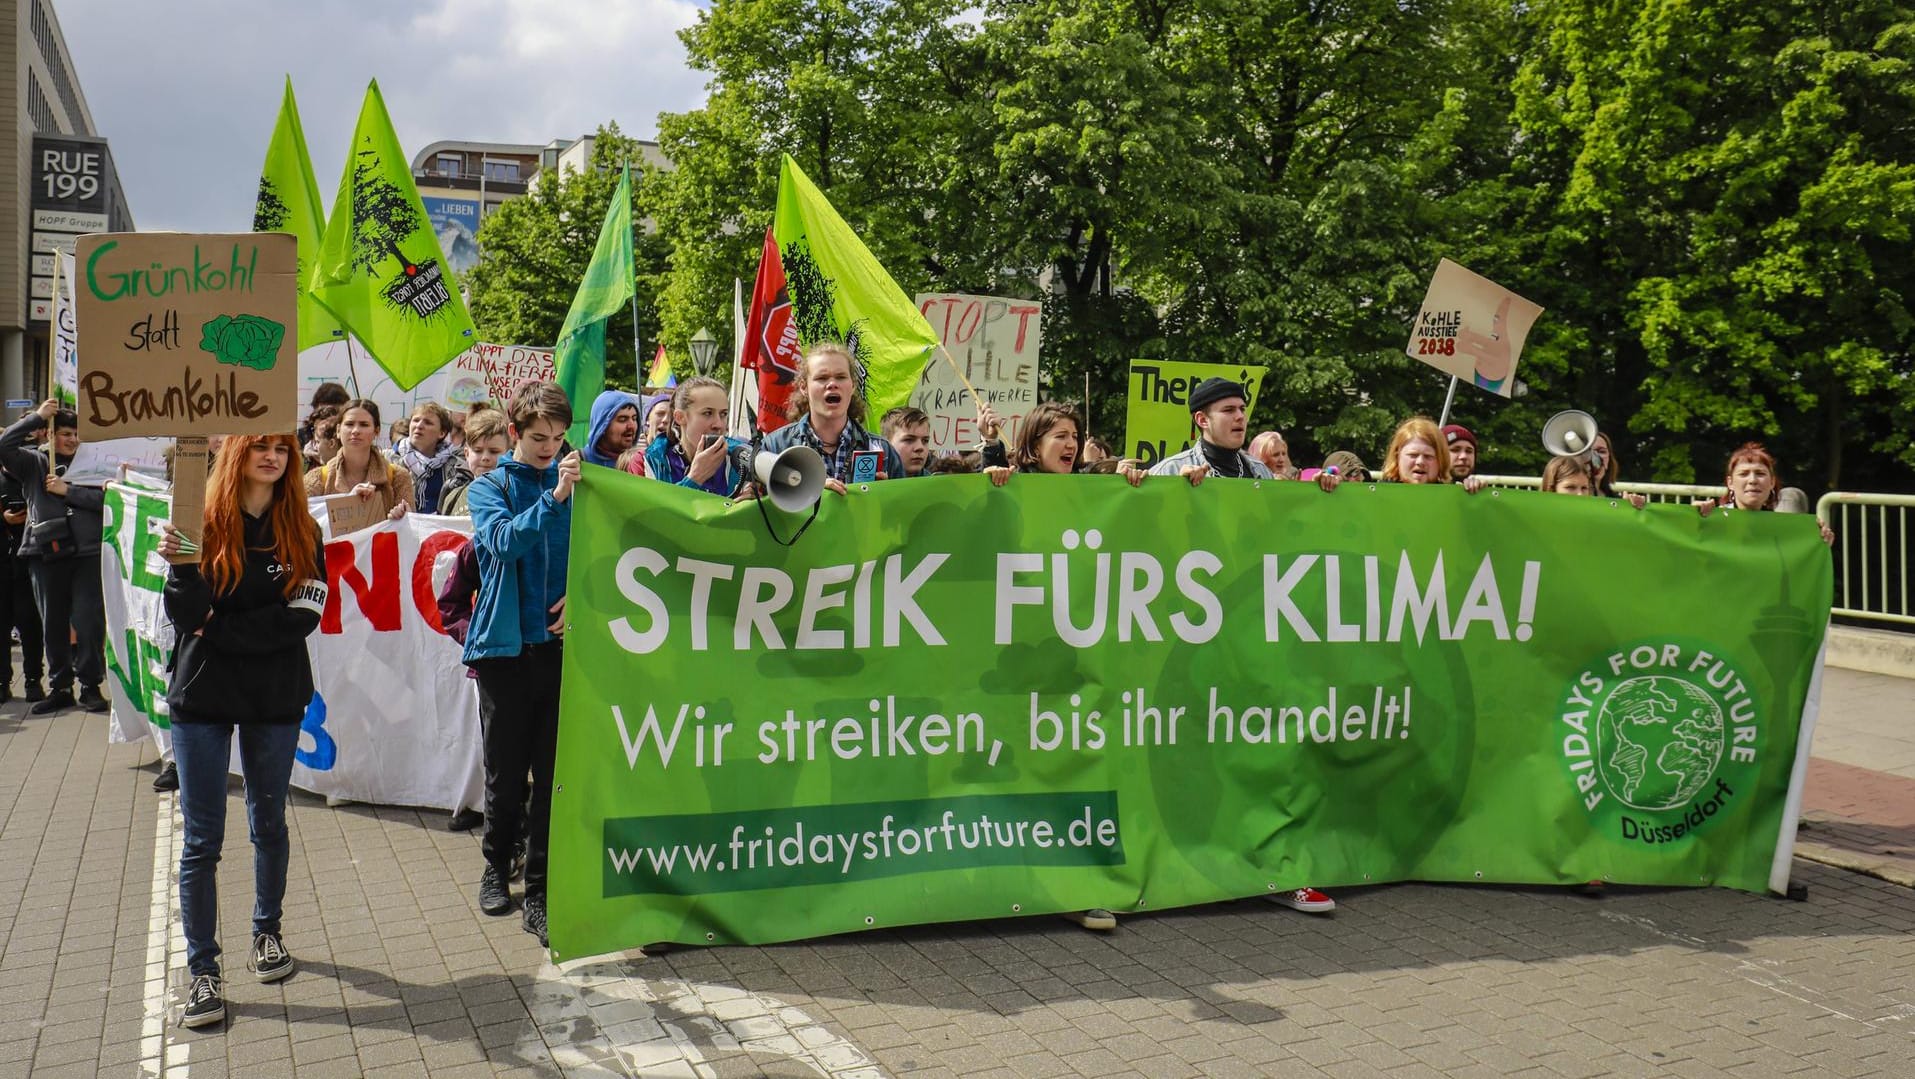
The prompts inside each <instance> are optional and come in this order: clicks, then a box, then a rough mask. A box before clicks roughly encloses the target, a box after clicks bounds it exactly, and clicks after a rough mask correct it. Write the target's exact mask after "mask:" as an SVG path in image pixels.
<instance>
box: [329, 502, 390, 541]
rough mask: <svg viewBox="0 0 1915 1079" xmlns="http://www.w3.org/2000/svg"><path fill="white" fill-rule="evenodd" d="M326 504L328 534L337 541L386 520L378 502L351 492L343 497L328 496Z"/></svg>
mask: <svg viewBox="0 0 1915 1079" xmlns="http://www.w3.org/2000/svg"><path fill="white" fill-rule="evenodd" d="M325 502H326V534H327V535H328V536H331V537H333V538H335V539H337V538H338V537H340V536H350V535H352V534H353V533H354V532H358V531H360V530H362V529H367V528H371V527H372V526H373V525H376V524H378V523H379V522H381V521H383V520H385V519H386V515H385V512H384V510H383V509H382V507H381V506H380V504H379V503H378V502H376V501H374V500H372V499H370V498H360V497H359V496H358V495H356V494H353V493H352V492H350V491H348V492H346V493H345V494H343V495H327V496H326V499H325Z"/></svg>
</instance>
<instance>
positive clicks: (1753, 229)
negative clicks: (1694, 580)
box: [1497, 0, 1915, 487]
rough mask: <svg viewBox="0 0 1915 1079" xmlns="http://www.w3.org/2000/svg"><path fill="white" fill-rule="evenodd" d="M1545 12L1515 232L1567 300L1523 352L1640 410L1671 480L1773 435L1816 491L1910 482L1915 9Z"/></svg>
mask: <svg viewBox="0 0 1915 1079" xmlns="http://www.w3.org/2000/svg"><path fill="white" fill-rule="evenodd" d="M1538 18H1539V19H1540V21H1541V26H1540V27H1539V28H1538V30H1539V32H1538V35H1537V41H1538V42H1539V47H1538V48H1537V49H1536V50H1534V52H1533V53H1532V54H1531V55H1530V56H1529V57H1528V58H1527V59H1526V60H1525V62H1524V64H1523V68H1522V71H1521V72H1520V74H1519V75H1518V77H1517V79H1516V81H1515V84H1514V88H1515V93H1516V112H1515V118H1516V120H1517V122H1518V124H1519V125H1520V129H1521V132H1522V136H1523V138H1522V142H1521V149H1520V150H1519V152H1518V153H1517V155H1516V157H1515V160H1514V162H1513V163H1512V167H1511V170H1510V172H1509V174H1508V176H1507V177H1506V178H1504V179H1503V180H1502V181H1501V182H1502V183H1504V184H1506V185H1507V187H1508V189H1509V190H1510V191H1511V192H1513V193H1514V194H1515V195H1516V201H1515V203H1514V205H1513V207H1512V209H1513V210H1514V212H1513V213H1511V214H1510V215H1509V217H1508V218H1506V221H1507V226H1506V227H1505V229H1504V232H1505V235H1506V236H1507V237H1509V238H1508V239H1506V240H1504V241H1503V242H1502V243H1501V244H1500V245H1497V246H1499V247H1500V248H1501V250H1500V253H1499V256H1498V258H1497V260H1498V261H1501V262H1504V263H1506V264H1508V265H1509V266H1510V267H1511V268H1512V271H1513V272H1514V275H1515V276H1516V277H1517V278H1519V279H1521V280H1522V281H1523V287H1524V289H1525V290H1526V291H1528V294H1529V295H1530V297H1531V298H1532V299H1534V300H1536V301H1537V302H1539V303H1542V304H1544V305H1545V306H1546V307H1548V308H1550V313H1549V314H1548V315H1546V316H1545V322H1544V323H1542V324H1540V325H1539V330H1541V331H1542V332H1541V333H1540V334H1539V335H1538V337H1537V338H1536V339H1535V340H1534V342H1533V344H1532V350H1531V351H1530V352H1527V353H1525V360H1524V362H1525V364H1528V363H1529V362H1530V361H1531V357H1532V356H1533V357H1535V358H1536V359H1537V361H1538V362H1540V363H1542V364H1544V365H1547V366H1549V367H1551V368H1553V369H1556V370H1560V371H1562V372H1564V374H1565V380H1564V384H1565V386H1566V387H1568V388H1571V394H1572V397H1571V399H1573V400H1576V401H1578V402H1580V403H1581V404H1582V405H1583V406H1584V407H1594V408H1595V409H1596V411H1597V413H1598V415H1599V417H1602V418H1604V419H1605V420H1606V421H1608V422H1609V423H1610V424H1611V425H1612V426H1613V427H1622V426H1624V425H1625V424H1626V426H1627V431H1628V434H1627V435H1625V434H1622V433H1621V432H1619V433H1618V437H1619V439H1621V440H1622V441H1623V442H1624V444H1625V445H1626V444H1627V443H1628V442H1629V441H1631V438H1630V436H1633V441H1634V442H1635V443H1636V446H1637V454H1636V456H1637V460H1638V462H1639V468H1640V469H1643V470H1646V471H1649V472H1650V473H1652V474H1653V476H1654V477H1655V478H1659V479H1669V480H1678V481H1680V480H1691V479H1694V480H1698V481H1702V482H1712V481H1714V480H1716V479H1717V478H1719V477H1720V476H1721V468H1722V462H1723V461H1724V460H1725V459H1726V457H1727V455H1728V451H1729V450H1730V449H1732V448H1733V447H1734V446H1735V445H1736V444H1737V443H1740V442H1741V441H1743V440H1745V439H1748V438H1751V437H1756V438H1763V439H1766V440H1768V441H1769V442H1770V443H1771V446H1772V448H1774V449H1776V450H1777V451H1778V452H1779V454H1780V456H1781V457H1782V460H1783V461H1784V463H1785V466H1789V467H1788V470H1787V471H1786V472H1785V478H1787V479H1789V480H1791V481H1802V482H1803V483H1804V485H1806V486H1811V487H1815V486H1820V485H1826V486H1829V487H1834V486H1837V485H1839V484H1843V483H1859V484H1864V485H1876V486H1878V487H1880V486H1886V487H1900V486H1906V480H1905V476H1906V472H1905V469H1906V467H1907V466H1908V465H1910V464H1915V447H1912V446H1911V443H1910V440H1909V436H1908V434H1907V431H1908V429H1909V420H1910V419H1915V379H1911V378H1910V375H1911V361H1910V344H1911V327H1912V326H1915V320H1912V319H1911V317H1910V311H1909V306H1908V303H1909V296H1910V293H1911V288H1915V280H1911V268H1910V266H1909V261H1908V259H1907V257H1906V251H1907V246H1908V241H1909V238H1910V225H1911V223H1912V222H1915V164H1912V163H1911V162H1915V145H1911V142H1910V129H1909V127H1908V125H1907V124H1906V123H1905V122H1903V120H1904V118H1905V117H1907V116H1908V115H1909V114H1910V111H1911V105H1915V96H1912V95H1915V80H1911V77H1910V75H1911V71H1910V60H1911V50H1912V49H1915V23H1911V21H1910V8H1909V6H1908V5H1907V4H1904V3H1896V2H1893V0H1864V2H1862V3H1859V4H1853V5H1846V6H1844V7H1843V8H1842V9H1841V10H1840V11H1839V12H1837V11H1836V10H1833V9H1829V8H1827V7H1825V6H1823V5H1818V4H1809V3H1800V2H1793V0H1759V2H1726V0H1716V2H1685V0H1651V2H1648V3H1644V4H1639V5H1628V6H1622V7H1618V6H1615V5H1608V4H1598V3H1592V2H1588V0H1554V2H1552V3H1551V4H1549V5H1548V6H1546V7H1544V8H1541V9H1539V15H1538ZM1510 283H1511V284H1516V283H1517V281H1516V280H1511V281H1510ZM1847 447H1857V448H1861V449H1863V450H1865V451H1869V452H1868V454H1867V455H1866V456H1865V457H1864V458H1863V459H1862V460H1859V461H1857V460H1852V459H1851V458H1850V457H1849V455H1848V454H1846V453H1845V448H1847Z"/></svg>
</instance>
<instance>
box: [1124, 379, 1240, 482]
mask: <svg viewBox="0 0 1915 1079" xmlns="http://www.w3.org/2000/svg"><path fill="white" fill-rule="evenodd" d="M1263 374H1264V369H1263V368H1261V367H1247V366H1243V365H1240V364H1234V363H1185V362H1183V361H1181V360H1132V361H1130V383H1129V390H1128V396H1129V404H1128V405H1127V406H1126V407H1125V410H1124V449H1123V455H1124V456H1125V457H1133V458H1136V459H1137V460H1139V461H1142V462H1143V463H1144V465H1145V466H1146V467H1148V466H1150V465H1154V464H1156V463H1157V462H1158V461H1161V460H1163V459H1164V458H1166V457H1169V456H1172V455H1173V454H1178V453H1182V452H1183V451H1185V450H1187V449H1189V448H1190V447H1191V445H1192V443H1194V442H1195V441H1196V438H1197V434H1196V432H1197V428H1196V426H1195V425H1194V424H1193V423H1192V422H1191V419H1190V403H1189V402H1190V391H1191V390H1194V389H1196V388H1197V384H1198V383H1200V382H1202V381H1203V380H1204V379H1207V378H1227V379H1229V380H1231V381H1232V382H1241V383H1243V385H1244V388H1245V389H1246V390H1248V391H1249V393H1250V399H1249V400H1248V401H1246V402H1244V403H1245V404H1246V405H1248V406H1249V408H1250V411H1252V412H1255V411H1256V408H1257V393H1258V392H1259V391H1260V390H1262V389H1263Z"/></svg>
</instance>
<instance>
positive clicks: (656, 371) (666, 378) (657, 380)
mask: <svg viewBox="0 0 1915 1079" xmlns="http://www.w3.org/2000/svg"><path fill="white" fill-rule="evenodd" d="M676 385H678V376H677V375H674V374H672V361H671V360H669V359H666V358H665V346H664V345H660V346H658V351H657V352H656V353H654V354H653V355H652V369H651V370H650V371H647V372H646V373H645V386H646V388H647V389H653V390H669V389H671V388H672V387H673V386H676Z"/></svg>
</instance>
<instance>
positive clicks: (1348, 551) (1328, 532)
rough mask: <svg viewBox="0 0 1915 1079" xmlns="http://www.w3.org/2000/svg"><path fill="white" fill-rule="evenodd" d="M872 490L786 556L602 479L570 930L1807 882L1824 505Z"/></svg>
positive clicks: (584, 545) (1416, 492)
mask: <svg viewBox="0 0 1915 1079" xmlns="http://www.w3.org/2000/svg"><path fill="white" fill-rule="evenodd" d="M872 486H873V489H872V490H869V491H865V490H854V491H853V492H852V493H851V494H850V495H848V496H837V495H827V496H826V501H825V505H824V507H823V509H822V511H821V512H820V513H819V515H818V518H817V520H816V521H815V523H814V524H813V525H812V527H811V528H810V530H809V531H807V532H805V533H804V535H803V537H802V538H801V539H800V540H799V541H798V542H797V543H796V545H795V546H793V547H790V548H786V547H782V546H780V545H779V543H778V541H777V540H775V539H774V538H772V537H771V536H769V535H767V530H766V528H765V525H764V523H762V522H761V520H760V511H759V509H758V508H757V507H756V506H754V505H751V504H748V503H747V504H740V505H729V504H728V503H726V502H725V501H724V500H721V499H718V498H713V497H709V496H704V495H701V494H699V493H698V492H693V491H688V490H685V489H683V488H677V487H672V486H670V485H667V484H660V483H652V482H646V481H643V480H641V479H638V478H636V477H629V476H625V475H623V474H622V473H616V472H611V471H606V470H603V469H597V468H588V469H587V472H586V474H585V479H584V483H583V485H582V487H581V489H580V492H579V494H578V496H577V497H578V501H577V503H576V506H575V508H574V510H573V521H572V554H571V567H570V580H569V583H568V599H567V618H568V621H569V622H570V625H571V629H570V631H569V632H568V633H567V634H566V638H565V675H564V689H563V698H562V700H563V703H562V706H561V720H560V727H559V746H558V765H557V776H556V788H555V790H556V793H555V795H554V798H553V810H552V833H551V834H552V863H551V865H552V868H551V891H550V900H549V902H550V916H551V939H552V944H553V948H554V951H555V952H556V953H557V954H558V955H559V957H560V958H561V959H567V958H574V957H578V956H581V955H588V954H597V953H601V952H606V951H611V950H617V949H623V948H630V947H635V946H642V945H644V944H647V943H649V942H653V941H679V942H691V943H706V942H718V943H733V942H753V943H761V942H771V941H779V940H788V939H794V938H801V937H811V936H822V935H825V934H830V933H840V932H845V931H848V930H856V929H863V928H867V927H872V926H897V925H906V924H914V923H924V922H941V921H954V920H960V919H970V918H988V917H1005V916H1011V915H1017V914H1024V915H1032V914H1042V913H1050V912H1062V911H1072V910H1081V909H1085V908H1090V907H1107V908H1110V909H1112V910H1115V911H1118V912H1120V913H1121V912H1141V911H1155V910H1162V909H1164V908H1167V907H1177V906H1182V905H1187V904H1193V903H1203V902H1209V901H1214V900H1220V899H1225V898H1231V897H1243V896H1250V895H1258V894H1264V893H1267V892H1271V891H1278V890H1287V889H1292V888H1296V887H1300V886H1303V885H1315V886H1319V887H1325V888H1328V887H1333V886H1336V885H1344V884H1355V883H1378V882H1385V881H1395V880H1410V879H1421V880H1437V881H1485V882H1504V883H1527V884H1580V883H1582V882H1585V881H1590V880H1597V879H1603V880H1609V881H1614V882H1619V883H1633V884H1659V885H1682V884H1686V885H1706V884H1714V885H1722V886H1727V887H1731V888H1740V889H1746V890H1763V889H1779V888H1782V887H1785V886H1786V882H1787V868H1788V858H1789V850H1790V844H1791V843H1792V839H1783V838H1781V837H1792V835H1793V823H1794V822H1793V815H1792V814H1793V811H1792V810H1789V809H1788V808H1787V805H1788V798H1787V794H1788V792H1789V790H1790V789H1791V782H1792V775H1793V767H1794V764H1795V762H1796V760H1797V757H1798V753H1799V751H1798V745H1799V744H1800V742H1801V741H1805V740H1806V735H1807V733H1808V731H1809V729H1810V728H1809V727H1807V726H1805V725H1804V723H1803V719H1802V716H1803V708H1804V702H1805V701H1807V700H1810V699H1812V697H1811V696H1810V687H1811V683H1812V681H1813V679H1814V678H1815V676H1816V672H1817V671H1818V670H1819V665H1818V656H1819V650H1820V648H1821V644H1822V638H1823V633H1824V629H1825V626H1826V623H1827V618H1828V609H1829V602H1830V590H1831V578H1832V575H1831V570H1830V561H1829V554H1828V551H1827V549H1826V548H1824V547H1823V545H1822V543H1821V541H1820V539H1819V537H1818V535H1817V531H1816V528H1815V523H1814V521H1813V520H1811V519H1810V518H1808V517H1806V516H1791V515H1787V514H1775V513H1728V514H1722V513H1718V514H1714V515H1711V516H1710V517H1708V518H1702V517H1700V516H1699V515H1698V514H1697V513H1696V512H1695V511H1694V510H1693V509H1689V508H1686V507H1676V506H1652V507H1649V508H1648V509H1646V510H1636V509H1633V508H1630V507H1629V506H1628V505H1627V503H1622V504H1618V503H1614V502H1611V501H1609V500H1605V499H1595V498H1564V497H1557V496H1553V495H1546V494H1541V493H1534V492H1527V491H1520V492H1510V491H1502V492H1497V491H1484V492H1481V493H1478V494H1475V495H1469V494H1466V493H1465V492H1463V491H1462V490H1461V489H1459V488H1454V487H1442V488H1416V487H1401V486H1393V485H1358V484H1345V485H1343V486H1342V487H1341V488H1340V489H1339V490H1337V491H1335V492H1332V493H1327V494H1326V493H1324V492H1321V491H1319V490H1317V489H1316V488H1315V487H1314V486H1312V485H1307V484H1297V483H1280V482H1261V483H1260V482H1254V481H1239V482H1212V483H1206V484H1204V485H1203V486H1202V487H1199V488H1195V489H1193V488H1191V487H1189V486H1188V485H1187V484H1183V483H1178V482H1175V481H1169V480H1165V479H1162V478H1157V479H1152V480H1149V481H1147V482H1145V484H1144V485H1143V486H1142V487H1141V488H1138V489H1135V490H1133V489H1131V488H1129V487H1127V486H1126V485H1125V484H1124V481H1123V480H1122V479H1119V478H1117V477H1101V476H1089V477H1065V476H1055V477H1053V476H1041V475H1019V476H1016V477H1014V478H1013V479H1012V480H1011V482H1010V483H1009V484H1008V485H1007V486H1006V487H1004V488H1002V489H993V488H992V487H991V486H990V484H989V483H988V482H987V481H986V480H985V479H984V478H983V477H969V478H966V477H953V478H950V479H948V480H947V479H929V480H916V481H907V482H897V483H880V484H875V485H872ZM773 523H774V524H778V525H779V532H780V534H781V535H784V536H789V535H790V532H791V525H792V524H794V523H795V521H793V520H791V519H786V520H784V521H778V520H776V518H775V516H774V520H773ZM1799 740H1800V741H1799ZM1804 759H1805V758H1804Z"/></svg>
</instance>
